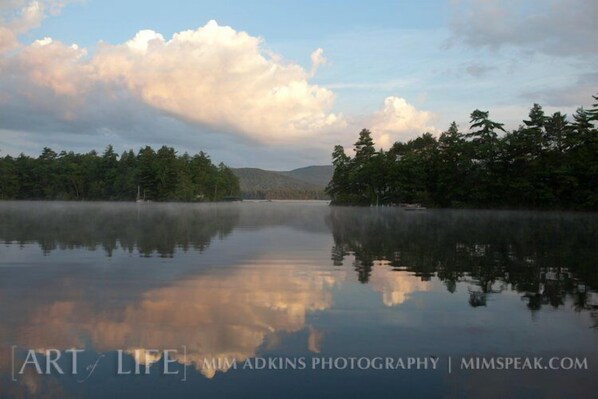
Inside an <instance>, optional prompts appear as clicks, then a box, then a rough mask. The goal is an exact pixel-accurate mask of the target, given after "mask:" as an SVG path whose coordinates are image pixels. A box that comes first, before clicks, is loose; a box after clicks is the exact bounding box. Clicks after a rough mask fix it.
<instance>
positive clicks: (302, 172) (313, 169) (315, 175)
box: [279, 165, 334, 187]
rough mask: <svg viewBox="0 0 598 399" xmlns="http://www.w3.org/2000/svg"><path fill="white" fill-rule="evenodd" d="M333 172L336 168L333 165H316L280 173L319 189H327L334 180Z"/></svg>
mask: <svg viewBox="0 0 598 399" xmlns="http://www.w3.org/2000/svg"><path fill="white" fill-rule="evenodd" d="M333 172H334V167H333V166H332V165H316V166H307V167H305V168H299V169H294V170H290V171H288V172H279V173H281V174H283V175H285V176H289V177H292V178H294V179H297V180H301V181H304V182H307V183H311V184H314V185H316V186H319V187H326V186H327V185H328V182H330V180H331V179H332V173H333Z"/></svg>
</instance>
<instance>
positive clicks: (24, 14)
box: [0, 0, 67, 54]
mask: <svg viewBox="0 0 598 399" xmlns="http://www.w3.org/2000/svg"><path fill="white" fill-rule="evenodd" d="M66 3H67V2H66V1H57V0H39V1H29V2H25V1H20V0H12V1H3V2H1V3H0V54H1V53H2V52H5V51H8V50H13V49H15V48H17V47H18V46H19V42H18V39H17V37H18V36H19V35H22V34H23V33H26V32H28V31H30V30H31V29H35V28H37V27H39V26H40V25H41V23H42V20H43V19H44V18H45V17H46V16H47V15H48V14H51V15H57V14H59V13H60V10H61V9H62V7H64V6H65V5H66Z"/></svg>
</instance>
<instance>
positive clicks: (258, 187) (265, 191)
mask: <svg viewBox="0 0 598 399" xmlns="http://www.w3.org/2000/svg"><path fill="white" fill-rule="evenodd" d="M233 173H234V174H235V176H237V177H238V178H239V184H240V186H241V193H242V196H243V197H244V198H247V199H325V198H327V197H326V195H325V193H324V188H325V187H326V184H328V181H329V180H330V176H331V175H332V166H330V167H329V166H308V167H305V168H299V169H295V170H291V171H284V172H276V171H271V170H263V169H258V168H237V169H233Z"/></svg>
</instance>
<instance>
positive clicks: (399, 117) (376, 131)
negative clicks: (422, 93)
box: [371, 96, 438, 148]
mask: <svg viewBox="0 0 598 399" xmlns="http://www.w3.org/2000/svg"><path fill="white" fill-rule="evenodd" d="M432 121H433V114H432V113H431V112H428V111H420V110H418V109H417V108H415V107H414V106H413V105H411V104H409V103H408V102H407V101H406V100H405V99H404V98H401V97H394V96H391V97H387V98H386V99H385V100H384V106H383V107H382V109H381V110H380V111H378V112H376V113H375V114H374V116H373V118H372V120H371V126H372V133H373V135H374V141H375V142H376V145H377V146H379V147H383V148H388V147H390V146H391V145H392V144H393V143H394V142H395V141H407V140H410V139H413V138H415V137H417V136H419V135H421V134H422V133H425V132H430V133H437V132H438V129H437V128H435V127H434V126H433V124H432Z"/></svg>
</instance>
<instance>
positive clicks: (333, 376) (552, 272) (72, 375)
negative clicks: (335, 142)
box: [0, 202, 598, 398]
mask: <svg viewBox="0 0 598 399" xmlns="http://www.w3.org/2000/svg"><path fill="white" fill-rule="evenodd" d="M0 240H1V241H2V244H1V246H0V351H1V352H0V397H36V396H41V395H42V394H43V395H44V396H45V397H105V396H110V397H115V398H116V397H154V396H165V395H168V396H169V397H177V396H189V395H193V396H194V397H201V396H205V397H210V398H214V397H226V398H230V397H245V398H246V397H275V396H278V397H284V398H295V397H296V398H305V397H339V398H349V397H356V398H363V397H376V398H384V397H388V398H390V397H392V398H396V397H417V398H426V397H430V398H435V397H447V398H451V397H459V398H461V397H463V398H473V397H484V398H488V397H496V398H499V397H513V398H524V397H525V398H528V397H547V398H551V397H554V398H562V397H571V396H574V397H577V396H582V395H583V396H587V397H590V396H592V394H595V393H596V392H598V379H597V378H596V377H597V376H598V373H597V372H596V371H597V369H598V293H597V289H598V265H597V259H598V257H597V249H598V248H597V243H598V215H596V214H584V213H557V212H521V211H474V210H427V211H416V212H408V211H404V210H401V209H398V208H335V207H329V206H327V204H326V203H322V202H258V203H248V202H243V203H230V204H159V203H143V204H135V203H65V202H0ZM74 360H75V361H74Z"/></svg>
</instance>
